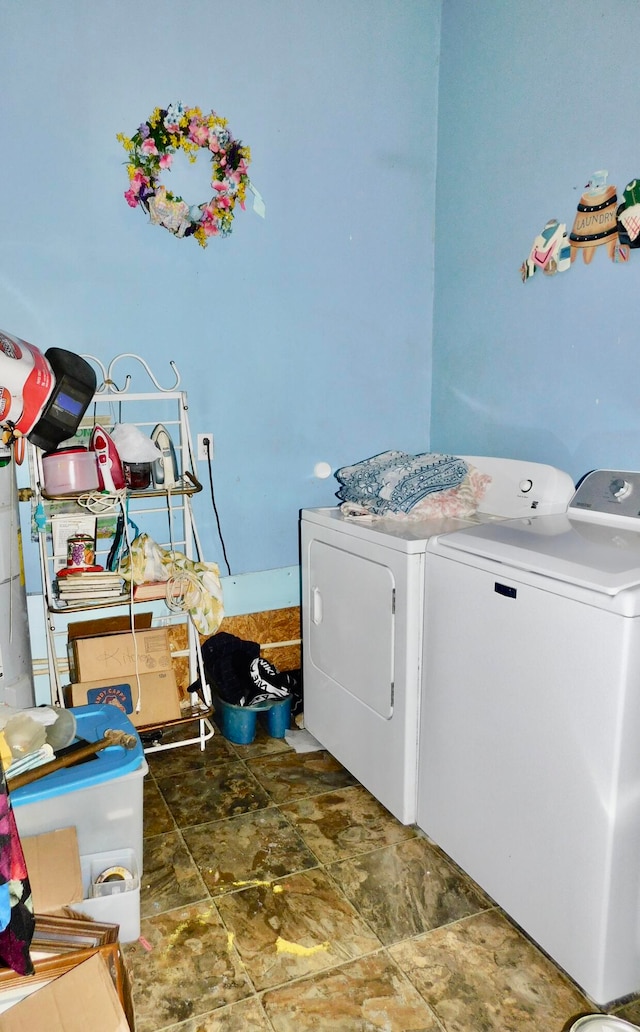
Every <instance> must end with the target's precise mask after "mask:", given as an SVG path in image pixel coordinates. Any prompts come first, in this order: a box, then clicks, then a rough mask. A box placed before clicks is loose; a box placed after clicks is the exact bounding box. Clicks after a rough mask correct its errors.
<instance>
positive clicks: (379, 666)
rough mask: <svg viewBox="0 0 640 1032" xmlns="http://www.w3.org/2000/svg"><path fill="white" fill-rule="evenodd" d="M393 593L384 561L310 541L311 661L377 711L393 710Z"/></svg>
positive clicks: (381, 714) (391, 574)
mask: <svg viewBox="0 0 640 1032" xmlns="http://www.w3.org/2000/svg"><path fill="white" fill-rule="evenodd" d="M394 595H395V582H394V577H393V573H392V571H391V570H390V569H389V567H388V566H384V565H383V564H381V563H378V562H373V561H372V560H371V559H366V558H364V557H363V556H360V555H353V554H352V553H350V552H347V551H344V550H343V549H342V548H338V547H336V546H335V545H332V544H327V543H326V542H324V541H312V542H311V545H310V549H309V599H308V602H309V620H310V641H309V652H310V658H311V662H312V663H313V665H314V667H315V668H316V669H317V670H319V671H321V672H322V673H323V674H324V675H326V676H327V677H328V678H330V679H331V680H332V681H334V682H335V683H336V684H338V685H340V686H341V687H342V688H343V689H344V690H345V691H346V692H349V693H350V694H351V695H354V696H355V697H356V699H358V700H359V701H360V702H362V703H364V704H365V705H366V706H368V707H370V708H371V709H373V710H374V711H375V712H376V713H378V714H379V715H380V716H382V717H390V716H391V714H392V712H393V612H394Z"/></svg>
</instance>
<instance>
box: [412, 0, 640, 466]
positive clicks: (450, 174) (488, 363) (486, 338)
mask: <svg viewBox="0 0 640 1032" xmlns="http://www.w3.org/2000/svg"><path fill="white" fill-rule="evenodd" d="M638 39H640V5H638V4H636V3H629V2H627V0H610V2H609V3H607V4H606V5H603V4H601V3H599V2H596V0H563V2H562V3H558V2H557V0H536V2H535V3H530V2H525V0H491V2H489V3H477V2H476V0H444V3H443V15H442V45H441V78H440V93H439V113H438V117H439V131H438V173H437V201H436V211H437V215H436V276H435V305H434V330H433V339H434V344H433V384H434V388H433V397H432V405H433V408H432V424H431V428H432V433H431V444H432V446H433V447H434V449H436V450H451V451H454V452H456V451H457V452H463V453H464V452H467V453H472V454H495V455H506V456H517V457H520V456H522V457H525V458H530V459H535V460H540V461H547V462H551V463H554V464H556V465H558V466H560V467H562V468H564V469H566V470H567V471H568V472H569V473H571V474H572V475H573V476H574V478H577V477H578V476H580V475H581V474H583V473H585V472H586V471H587V470H589V469H593V468H594V467H603V468H605V467H614V468H624V467H627V468H629V469H637V468H638V464H639V452H640V405H639V403H638V402H639V390H638V388H639V384H640V347H639V345H638V313H639V303H638V298H639V297H640V252H638V251H636V252H632V257H631V260H630V261H629V262H628V263H627V264H624V265H620V264H614V263H612V262H611V261H610V260H609V258H608V257H607V255H606V254H605V252H604V250H603V249H600V250H599V251H598V252H596V255H595V257H594V258H593V261H592V262H591V264H590V265H588V266H587V265H585V264H584V262H583V260H582V258H581V257H578V259H577V261H576V262H575V263H574V265H573V266H572V267H571V269H570V270H569V271H568V272H566V273H563V274H558V275H556V276H555V277H546V276H544V275H543V274H542V273H536V274H535V276H534V278H533V279H532V280H529V281H528V282H527V283H526V284H523V283H522V282H521V280H520V276H519V267H520V264H521V262H522V260H523V259H524V258H525V257H526V256H527V254H528V253H529V250H530V248H531V244H532V242H533V239H534V237H535V236H536V234H537V233H539V232H540V230H541V229H542V227H543V226H544V224H545V222H546V221H547V220H548V219H550V218H557V219H559V220H560V221H563V222H566V223H567V224H568V228H569V229H570V228H571V225H572V224H573V219H574V216H575V212H576V204H577V203H578V200H579V198H580V195H581V193H582V191H583V188H584V186H585V184H586V183H587V181H588V180H589V178H590V176H591V174H592V173H593V172H595V171H596V170H599V169H608V170H609V182H610V183H613V184H615V185H616V186H617V187H618V191H619V193H621V192H622V191H623V189H624V187H625V186H626V184H627V183H628V182H629V181H630V180H631V179H633V178H635V177H636V176H640V153H639V151H638V144H637V140H636V134H635V128H634V127H635V122H636V113H637V101H638V97H639V96H640V64H639V63H638V61H637V60H636V58H635V57H634V54H633V48H634V45H635V43H636V42H637V41H638Z"/></svg>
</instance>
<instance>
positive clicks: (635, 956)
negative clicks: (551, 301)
mask: <svg viewBox="0 0 640 1032" xmlns="http://www.w3.org/2000/svg"><path fill="white" fill-rule="evenodd" d="M427 562H428V566H429V576H428V578H427V581H426V602H425V605H426V608H427V611H428V613H429V619H428V627H427V635H426V641H425V649H424V662H425V686H426V688H425V696H424V699H423V704H422V718H421V733H420V758H419V784H418V820H417V823H418V825H419V826H420V827H421V828H422V829H423V830H424V831H425V832H426V833H427V835H429V836H430V837H431V838H432V839H433V840H435V842H437V843H438V844H439V845H440V846H441V847H442V848H443V849H444V850H445V852H447V853H448V854H449V856H451V857H452V858H453V859H454V860H455V861H456V862H457V863H458V864H459V865H460V866H461V867H462V868H463V869H464V870H465V871H467V873H468V874H469V875H471V877H472V878H474V879H475V880H476V881H477V882H478V883H479V884H480V885H481V886H482V888H484V889H485V891H486V892H487V893H488V894H489V895H490V896H492V897H493V898H494V899H495V900H496V902H497V903H498V904H499V905H500V906H501V907H503V908H504V909H505V910H506V911H507V913H508V914H510V915H511V917H512V918H513V919H514V920H515V921H516V922H517V923H518V924H519V925H520V926H521V927H522V928H523V929H524V930H525V931H526V932H527V933H528V934H529V935H530V936H531V937H532V939H534V940H535V941H536V942H537V943H538V944H539V945H540V946H541V947H542V948H543V949H544V950H545V951H546V952H547V953H548V954H549V955H550V956H551V957H553V959H554V960H555V961H556V962H557V963H558V964H559V965H560V966H561V967H563V968H564V969H565V970H566V971H567V972H568V974H569V975H571V976H572V978H573V979H575V981H576V982H577V983H578V984H579V985H580V986H582V988H583V989H584V990H585V992H586V993H587V994H588V995H589V996H591V997H592V998H593V999H594V1000H596V1001H597V1002H598V1003H600V1004H604V1003H607V1002H609V1001H611V1000H614V999H617V998H619V997H620V996H624V995H626V994H628V993H635V992H638V991H640V473H636V472H634V473H626V472H617V471H608V470H596V471H595V472H593V473H591V474H589V475H588V476H587V477H586V478H585V479H584V480H583V481H582V483H581V484H580V486H579V488H578V489H577V491H576V493H575V496H574V498H573V499H572V501H571V504H570V506H569V509H568V511H567V513H566V515H564V516H562V515H558V516H547V517H544V518H543V519H540V520H528V519H519V520H511V521H508V522H504V523H499V524H495V525H492V526H486V525H485V526H482V527H473V528H469V529H465V530H461V531H459V532H456V533H453V534H451V535H448V536H446V537H440V538H438V539H437V540H433V539H432V541H430V542H429V545H428V554H427Z"/></svg>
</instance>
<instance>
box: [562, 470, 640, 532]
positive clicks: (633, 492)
mask: <svg viewBox="0 0 640 1032" xmlns="http://www.w3.org/2000/svg"><path fill="white" fill-rule="evenodd" d="M578 512H580V513H584V514H586V513H592V514H594V516H598V515H600V516H607V517H610V516H624V517H626V518H627V519H633V520H638V519H640V472H636V471H631V472H629V471H628V470H627V471H625V470H613V469H596V470H594V471H593V472H592V473H587V475H586V476H585V477H584V479H583V480H582V482H581V483H580V485H579V486H578V488H577V489H576V493H575V495H574V496H573V498H572V499H571V502H570V504H569V513H571V514H574V515H575V514H577V513H578Z"/></svg>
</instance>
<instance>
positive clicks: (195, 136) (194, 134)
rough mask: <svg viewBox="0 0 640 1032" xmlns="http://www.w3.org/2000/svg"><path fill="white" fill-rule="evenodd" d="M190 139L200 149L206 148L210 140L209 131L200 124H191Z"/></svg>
mask: <svg viewBox="0 0 640 1032" xmlns="http://www.w3.org/2000/svg"><path fill="white" fill-rule="evenodd" d="M189 138H190V139H191V140H193V142H194V143H197V144H198V147H204V146H205V145H206V143H207V142H208V140H209V130H208V129H207V128H206V126H204V125H200V124H199V123H198V122H190V123H189Z"/></svg>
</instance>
